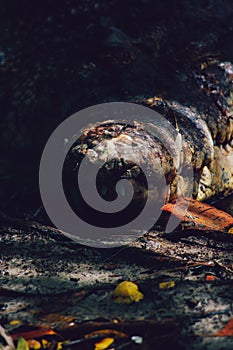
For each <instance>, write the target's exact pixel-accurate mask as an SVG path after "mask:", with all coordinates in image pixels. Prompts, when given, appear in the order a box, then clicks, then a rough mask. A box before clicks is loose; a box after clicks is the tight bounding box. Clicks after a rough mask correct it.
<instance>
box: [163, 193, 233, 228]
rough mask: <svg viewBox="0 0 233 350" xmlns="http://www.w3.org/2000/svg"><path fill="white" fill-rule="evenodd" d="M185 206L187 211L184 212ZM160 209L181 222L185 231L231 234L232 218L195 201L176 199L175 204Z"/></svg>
mask: <svg viewBox="0 0 233 350" xmlns="http://www.w3.org/2000/svg"><path fill="white" fill-rule="evenodd" d="M187 204H188V209H187V211H185V210H184V208H186V207H187ZM162 209H163V210H164V211H168V212H170V213H172V214H173V215H174V216H176V217H177V218H178V219H179V220H181V224H182V226H183V228H184V229H186V230H188V229H195V230H206V231H223V232H227V233H230V234H233V217H232V216H231V215H230V214H228V213H226V212H224V211H222V210H219V209H217V208H214V207H213V206H211V205H209V204H206V203H202V202H199V201H197V200H195V199H192V198H186V197H178V198H177V199H176V201H175V202H172V203H167V204H165V205H164V206H163V207H162Z"/></svg>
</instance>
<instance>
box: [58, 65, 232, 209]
mask: <svg viewBox="0 0 233 350" xmlns="http://www.w3.org/2000/svg"><path fill="white" fill-rule="evenodd" d="M188 79H190V80H191V83H190V82H189V81H188ZM232 79H233V66H232V64H231V63H230V62H213V63H211V64H209V65H208V66H206V67H202V69H201V70H200V71H199V72H195V73H193V74H192V76H191V78H190V77H187V79H186V80H185V84H184V86H187V90H188V93H189V96H190V91H189V90H190V87H189V86H191V87H192V89H193V91H192V92H193V96H194V99H193V101H192V102H191V103H189V102H188V101H187V100H186V103H184V102H183V101H182V102H180V101H175V100H172V99H171V100H169V99H167V98H166V99H165V98H163V97H161V96H154V97H137V98H134V99H133V100H131V102H134V103H138V104H141V105H144V106H147V107H149V108H152V109H154V110H155V111H156V112H158V113H160V115H162V116H163V117H165V118H166V120H168V121H169V122H170V123H171V124H172V125H173V126H174V128H175V129H176V132H177V136H179V137H180V140H181V143H182V147H180V146H179V145H178V144H177V143H176V140H175V142H174V140H173V139H172V136H171V135H170V134H169V132H168V131H166V128H165V129H164V130H162V131H161V130H160V131H161V135H162V136H161V138H163V137H164V138H165V139H166V141H167V143H168V144H170V145H171V147H172V149H173V152H174V153H173V155H174V154H176V156H175V157H173V156H172V155H171V154H170V153H169V152H168V150H167V149H166V148H165V147H164V145H163V142H162V141H161V139H158V138H157V137H155V136H153V135H152V134H150V132H147V131H145V129H144V125H143V122H141V123H140V118H139V121H135V122H134V123H132V124H131V125H128V124H126V125H124V124H121V123H118V122H114V120H110V121H106V122H104V123H97V124H95V125H91V126H89V128H86V129H84V130H83V134H82V137H80V138H79V139H78V140H77V141H76V142H75V143H74V144H73V145H72V147H71V148H70V150H69V152H68V155H67V158H66V162H65V167H64V169H65V171H64V188H65V193H66V196H67V198H68V199H69V201H70V203H71V205H72V207H73V208H75V207H77V206H79V207H80V206H83V205H84V203H83V201H82V200H80V196H77V198H78V199H77V198H76V199H74V196H73V186H75V184H76V182H75V179H76V177H77V173H78V169H79V166H80V164H81V162H82V160H83V158H84V157H85V156H86V157H87V158H88V159H89V161H90V162H91V163H95V164H98V162H99V161H100V160H101V162H102V163H104V166H103V167H102V169H101V171H100V173H99V177H98V179H99V183H97V187H98V188H99V192H100V193H101V195H102V196H103V197H104V198H105V199H106V200H113V199H114V198H116V192H115V184H116V182H117V181H118V180H120V179H128V180H130V181H131V182H132V183H133V185H134V190H135V193H136V195H135V197H134V199H135V200H136V203H140V201H143V200H144V199H145V196H146V192H147V191H151V193H152V197H153V199H154V200H155V201H158V200H160V199H161V197H163V198H165V201H166V202H171V201H172V200H174V199H175V198H176V196H177V195H179V196H185V195H187V192H188V191H189V193H190V194H191V197H192V198H194V199H196V200H198V201H205V200H207V199H210V198H214V197H220V196H221V195H224V196H227V195H229V194H231V193H232V191H233V118H232V115H233V114H232V112H233V99H232V98H233V92H232ZM194 83H195V85H194ZM194 86H195V89H194V88H193V87H194ZM155 124H156V120H155ZM161 129H163V127H162V128H161ZM98 145H99V146H98ZM132 148H133V155H134V156H133V159H132V162H130V161H128V160H126V161H125V160H124V158H125V157H126V158H127V154H129V152H131V150H132ZM113 154H114V159H112V158H113ZM143 166H144V167H145V166H146V167H147V166H148V167H149V168H150V169H152V170H150V171H152V172H154V173H155V174H156V176H157V178H158V177H162V176H163V177H164V176H165V179H166V186H165V187H164V191H165V192H166V193H162V189H161V188H160V182H158V185H157V183H155V184H154V188H147V187H146V185H145V179H144V178H143V174H142V171H141V168H142V167H143ZM161 168H162V173H161ZM191 168H192V170H193V179H192V184H190V181H189V180H190V179H189V175H187V174H188V173H187V171H188V170H189V169H191ZM181 169H182V171H181ZM184 169H186V170H184ZM87 176H88V175H87ZM135 183H136V185H135ZM67 184H68V185H67ZM70 184H72V185H71V186H70ZM191 185H192V189H191V192H190V188H189V187H190V186H191ZM69 188H71V190H69ZM123 193H124V188H122V194H123ZM80 203H81V204H80ZM134 210H135V208H134ZM85 211H86V209H85Z"/></svg>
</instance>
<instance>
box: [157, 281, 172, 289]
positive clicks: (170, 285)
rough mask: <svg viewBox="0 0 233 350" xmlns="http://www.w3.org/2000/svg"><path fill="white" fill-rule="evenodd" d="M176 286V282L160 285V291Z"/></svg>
mask: <svg viewBox="0 0 233 350" xmlns="http://www.w3.org/2000/svg"><path fill="white" fill-rule="evenodd" d="M174 286H175V282H174V281H170V282H161V283H159V288H160V289H168V288H173V287H174Z"/></svg>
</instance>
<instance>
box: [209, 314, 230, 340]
mask: <svg viewBox="0 0 233 350" xmlns="http://www.w3.org/2000/svg"><path fill="white" fill-rule="evenodd" d="M214 335H215V336H217V337H226V336H227V337H233V318H231V319H230V321H229V322H228V323H227V324H226V325H225V327H223V329H221V331H219V332H217V333H215V334H214Z"/></svg>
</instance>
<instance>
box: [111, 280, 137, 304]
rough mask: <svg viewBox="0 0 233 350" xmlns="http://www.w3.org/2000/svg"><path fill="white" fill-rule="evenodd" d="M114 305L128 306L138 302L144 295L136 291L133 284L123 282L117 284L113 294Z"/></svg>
mask: <svg viewBox="0 0 233 350" xmlns="http://www.w3.org/2000/svg"><path fill="white" fill-rule="evenodd" d="M113 297H114V301H115V302H116V303H122V304H130V303H132V302H136V303H137V302H139V301H140V300H141V299H143V297H144V295H143V294H142V293H141V292H140V291H139V290H138V286H137V285H136V284H135V283H133V282H128V281H124V282H121V283H119V284H118V286H117V287H116V289H115V290H114V292H113Z"/></svg>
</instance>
